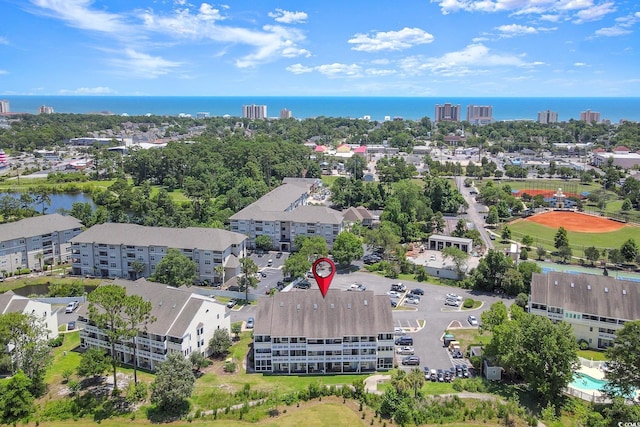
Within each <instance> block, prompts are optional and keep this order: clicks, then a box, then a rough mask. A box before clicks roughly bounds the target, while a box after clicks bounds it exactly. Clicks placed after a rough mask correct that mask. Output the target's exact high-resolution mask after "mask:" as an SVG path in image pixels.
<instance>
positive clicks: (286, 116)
mask: <svg viewBox="0 0 640 427" xmlns="http://www.w3.org/2000/svg"><path fill="white" fill-rule="evenodd" d="M291 117H293V112H292V111H291V110H288V109H286V108H283V109H282V110H280V118H281V119H290V118H291Z"/></svg>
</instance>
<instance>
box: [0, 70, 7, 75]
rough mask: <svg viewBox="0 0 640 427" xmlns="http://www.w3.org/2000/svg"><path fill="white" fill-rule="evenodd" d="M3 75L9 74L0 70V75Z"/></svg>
mask: <svg viewBox="0 0 640 427" xmlns="http://www.w3.org/2000/svg"><path fill="white" fill-rule="evenodd" d="M3 74H9V72H8V71H7V70H0V75H3Z"/></svg>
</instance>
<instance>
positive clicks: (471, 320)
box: [467, 316, 478, 326]
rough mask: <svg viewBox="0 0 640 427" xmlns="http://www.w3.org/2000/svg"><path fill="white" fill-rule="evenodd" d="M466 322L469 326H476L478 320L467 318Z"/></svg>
mask: <svg viewBox="0 0 640 427" xmlns="http://www.w3.org/2000/svg"><path fill="white" fill-rule="evenodd" d="M467 321H468V322H469V324H470V325H471V326H478V319H477V318H476V316H469V317H468V318H467Z"/></svg>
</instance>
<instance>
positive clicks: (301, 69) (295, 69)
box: [286, 64, 313, 74]
mask: <svg viewBox="0 0 640 427" xmlns="http://www.w3.org/2000/svg"><path fill="white" fill-rule="evenodd" d="M286 70H287V71H289V72H292V73H293V74H305V73H311V72H313V67H305V66H304V65H302V64H293V65H289V66H288V67H287V68H286Z"/></svg>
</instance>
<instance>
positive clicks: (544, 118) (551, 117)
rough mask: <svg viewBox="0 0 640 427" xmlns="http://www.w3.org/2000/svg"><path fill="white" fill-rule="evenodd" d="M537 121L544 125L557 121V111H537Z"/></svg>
mask: <svg viewBox="0 0 640 427" xmlns="http://www.w3.org/2000/svg"><path fill="white" fill-rule="evenodd" d="M538 123H540V124H543V125H546V124H549V123H558V113H557V112H556V111H551V110H547V111H540V112H539V113H538Z"/></svg>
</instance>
